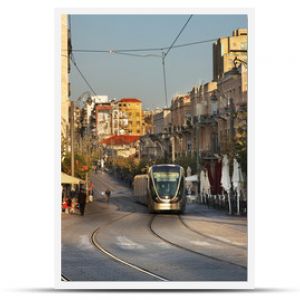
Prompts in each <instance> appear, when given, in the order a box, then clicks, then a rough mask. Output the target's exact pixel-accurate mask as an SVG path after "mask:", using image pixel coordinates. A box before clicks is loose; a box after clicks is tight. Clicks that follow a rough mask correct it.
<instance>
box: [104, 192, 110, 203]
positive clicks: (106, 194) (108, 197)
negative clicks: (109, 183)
mask: <svg viewBox="0 0 300 300" xmlns="http://www.w3.org/2000/svg"><path fill="white" fill-rule="evenodd" d="M110 194H111V191H110V190H109V189H107V190H106V191H105V198H106V202H107V203H109V199H110Z"/></svg>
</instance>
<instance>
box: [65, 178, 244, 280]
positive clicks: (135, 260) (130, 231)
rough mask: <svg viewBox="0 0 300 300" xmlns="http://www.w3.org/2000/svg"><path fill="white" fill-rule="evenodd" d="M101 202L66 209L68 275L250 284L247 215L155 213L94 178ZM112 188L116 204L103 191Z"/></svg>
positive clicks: (196, 209)
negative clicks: (76, 211)
mask: <svg viewBox="0 0 300 300" xmlns="http://www.w3.org/2000/svg"><path fill="white" fill-rule="evenodd" d="M92 180H93V182H94V184H95V190H96V195H95V198H96V199H95V201H94V202H93V203H90V204H88V205H87V206H86V213H85V215H84V216H83V217H81V216H80V215H66V214H62V273H63V275H64V276H66V277H67V278H68V279H69V280H72V281H161V280H166V281H245V280H247V220H246V218H244V217H231V216H227V215H226V213H225V212H223V211H217V210H214V209H212V208H210V209H207V208H206V207H203V206H201V205H199V204H190V205H187V209H186V213H185V214H184V215H182V216H177V215H172V214H159V215H152V214H149V213H148V211H147V208H146V207H144V206H143V205H141V204H138V203H135V202H134V200H133V197H132V191H131V190H130V189H129V188H128V187H126V186H124V185H123V184H122V183H121V182H119V181H118V180H116V179H114V178H112V177H110V176H109V175H108V174H106V173H102V174H100V173H98V174H97V175H94V177H93V179H92ZM106 188H109V189H110V190H111V191H112V196H111V201H110V203H109V204H108V203H106V202H105V201H104V199H102V197H101V196H100V195H101V191H104V190H105V189H106Z"/></svg>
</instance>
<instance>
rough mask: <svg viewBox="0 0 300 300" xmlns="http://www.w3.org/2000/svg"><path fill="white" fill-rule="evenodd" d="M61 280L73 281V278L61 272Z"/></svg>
mask: <svg viewBox="0 0 300 300" xmlns="http://www.w3.org/2000/svg"><path fill="white" fill-rule="evenodd" d="M61 281H71V280H70V279H69V278H68V277H67V276H65V275H64V274H61Z"/></svg>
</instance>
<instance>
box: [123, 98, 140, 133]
mask: <svg viewBox="0 0 300 300" xmlns="http://www.w3.org/2000/svg"><path fill="white" fill-rule="evenodd" d="M118 108H119V128H120V134H128V135H142V133H143V128H142V124H143V119H142V101H141V100H139V99H134V98H122V99H120V100H119V101H118Z"/></svg>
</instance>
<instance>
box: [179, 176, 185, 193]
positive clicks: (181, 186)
mask: <svg viewBox="0 0 300 300" xmlns="http://www.w3.org/2000/svg"><path fill="white" fill-rule="evenodd" d="M183 192H184V182H183V178H181V180H180V186H179V190H178V197H179V198H181V197H182V195H183Z"/></svg>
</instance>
